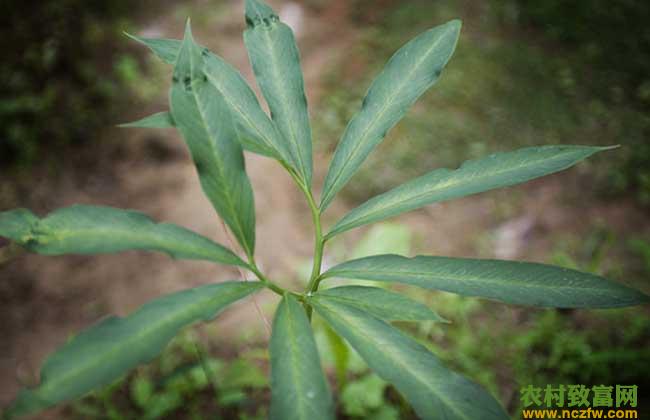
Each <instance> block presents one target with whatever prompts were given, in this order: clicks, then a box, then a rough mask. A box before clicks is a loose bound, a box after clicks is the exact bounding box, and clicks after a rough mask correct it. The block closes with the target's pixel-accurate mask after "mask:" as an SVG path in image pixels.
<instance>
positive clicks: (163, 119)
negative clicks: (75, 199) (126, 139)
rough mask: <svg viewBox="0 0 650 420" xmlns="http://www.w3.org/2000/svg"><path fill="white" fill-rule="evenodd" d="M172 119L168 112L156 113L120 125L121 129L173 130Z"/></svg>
mask: <svg viewBox="0 0 650 420" xmlns="http://www.w3.org/2000/svg"><path fill="white" fill-rule="evenodd" d="M174 126H175V124H174V119H173V118H172V116H171V114H170V113H169V112H168V111H163V112H157V113H155V114H152V115H149V116H146V117H144V118H142V119H139V120H137V121H133V122H130V123H125V124H120V125H119V126H118V127H123V128H173V127H174Z"/></svg>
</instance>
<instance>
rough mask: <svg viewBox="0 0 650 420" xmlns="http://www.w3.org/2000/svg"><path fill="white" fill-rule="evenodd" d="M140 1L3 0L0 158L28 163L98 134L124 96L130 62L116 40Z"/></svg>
mask: <svg viewBox="0 0 650 420" xmlns="http://www.w3.org/2000/svg"><path fill="white" fill-rule="evenodd" d="M142 5H143V2H132V1H128V0H115V1H100V0H93V1H84V0H54V1H52V0H45V1H35V0H26V1H15V0H7V1H3V2H2V4H1V5H0V13H1V17H0V22H2V28H3V33H4V36H3V37H2V38H0V47H1V48H2V51H3V58H2V62H1V63H0V77H1V78H2V80H3V83H2V85H1V87H0V164H2V165H12V164H13V165H19V166H23V167H24V166H29V165H32V164H36V163H37V162H39V161H41V160H43V158H44V157H45V156H48V155H49V154H50V153H51V152H52V151H53V150H57V148H59V149H60V148H61V147H64V146H69V145H73V144H79V143H84V142H85V143H91V142H94V141H98V135H97V132H98V130H100V129H101V128H103V127H106V126H107V125H110V124H112V123H114V121H115V118H116V116H117V115H119V114H117V113H116V111H117V110H119V109H120V107H121V106H123V105H124V103H125V102H127V98H128V95H129V91H128V85H129V83H133V82H134V80H133V79H134V78H135V77H137V76H136V72H137V62H136V61H134V60H133V58H131V57H130V56H129V55H127V54H126V51H127V49H126V47H125V45H127V44H126V43H125V42H118V41H120V38H121V36H122V31H123V30H124V29H125V27H126V25H127V22H128V20H129V19H134V18H135V17H137V16H138V12H139V9H140V8H141V7H142Z"/></svg>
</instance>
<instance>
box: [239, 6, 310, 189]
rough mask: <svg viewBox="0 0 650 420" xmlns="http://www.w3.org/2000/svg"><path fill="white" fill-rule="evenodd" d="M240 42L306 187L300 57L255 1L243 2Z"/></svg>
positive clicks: (287, 33) (283, 28) (288, 35)
mask: <svg viewBox="0 0 650 420" xmlns="http://www.w3.org/2000/svg"><path fill="white" fill-rule="evenodd" d="M246 24H247V26H248V28H247V29H246V31H245V32H244V43H245V44H246V49H247V50H248V57H249V58H250V62H251V64H252V66H253V71H254V72H255V78H256V79H257V83H258V85H259V86H260V89H261V90H262V93H263V94H264V98H265V99H266V102H267V103H268V105H269V109H270V110H271V118H272V119H273V121H274V122H275V124H276V125H277V127H278V129H279V130H280V133H281V134H282V136H283V137H284V139H285V140H286V141H287V146H288V148H289V150H290V152H291V155H292V157H293V161H294V163H295V165H296V166H297V168H298V173H299V174H300V175H301V177H302V178H303V180H304V181H305V183H306V185H307V186H309V185H311V174H312V155H311V149H312V147H311V127H310V125H309V115H308V112H307V98H306V96H305V88H304V81H303V77H302V70H301V69H300V55H299V53H298V47H297V46H296V40H295V39H294V37H293V32H292V31H291V29H290V28H289V27H288V26H287V25H285V24H284V23H282V22H280V20H279V18H278V16H277V15H276V14H275V12H274V11H273V10H272V9H271V8H270V7H269V6H268V5H266V4H265V3H263V2H261V1H259V0H246Z"/></svg>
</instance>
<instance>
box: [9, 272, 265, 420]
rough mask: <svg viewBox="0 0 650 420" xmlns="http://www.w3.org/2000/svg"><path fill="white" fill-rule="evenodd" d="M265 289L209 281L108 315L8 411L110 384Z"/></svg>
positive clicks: (52, 361) (54, 359)
mask: <svg viewBox="0 0 650 420" xmlns="http://www.w3.org/2000/svg"><path fill="white" fill-rule="evenodd" d="M262 287H263V285H262V284H261V283H259V282H248V283H247V282H228V283H221V284H208V285H205V286H200V287H197V288H194V289H188V290H184V291H182V292H178V293H174V294H170V295H167V296H164V297H162V298H159V299H156V300H153V301H151V302H149V303H147V304H146V305H144V306H142V307H141V308H140V309H139V310H138V311H136V312H135V313H133V314H131V315H129V316H128V317H125V318H118V317H111V318H108V319H106V320H104V321H102V322H101V323H99V324H98V325H96V326H94V327H91V328H89V329H87V330H86V331H83V332H81V333H80V334H79V335H77V336H76V337H74V338H73V339H72V340H70V341H69V342H68V343H67V344H65V345H64V346H62V347H61V348H60V349H59V350H57V351H56V352H55V353H53V354H52V355H51V356H49V357H48V359H47V360H46V362H45V363H44V365H43V368H42V369H41V382H40V384H39V385H38V386H37V387H35V388H33V389H24V390H22V391H21V392H20V393H19V394H18V397H17V398H16V400H15V401H14V403H13V404H12V406H11V407H10V408H9V410H8V414H9V415H10V416H20V415H25V414H29V413H35V412H38V411H40V410H43V409H45V408H47V407H50V406H53V405H56V404H58V403H60V402H64V401H69V400H71V399H74V398H78V397H81V396H83V395H84V394H86V393H88V392H89V391H92V390H94V389H96V388H98V387H101V386H105V385H107V384H110V383H111V382H112V381H114V380H116V379H118V378H119V377H120V376H122V375H123V374H125V373H126V372H128V371H129V370H131V369H133V368H134V367H136V366H137V365H139V364H141V363H146V362H148V361H150V360H151V359H153V358H154V357H155V356H156V355H158V353H160V351H161V350H162V349H163V348H164V347H165V345H166V344H167V343H168V342H169V341H170V340H171V339H172V338H173V337H174V336H175V335H176V334H177V333H178V331H179V330H180V329H181V328H183V327H185V326H187V325H190V324H192V323H194V322H196V321H207V320H210V319H212V318H214V317H215V316H216V315H217V314H218V313H219V312H221V311H222V310H223V309H224V308H225V307H226V306H228V305H229V304H231V303H233V302H235V301H237V300H239V299H241V298H243V297H245V296H247V295H249V294H251V293H253V292H255V291H257V290H260V289H261V288H262Z"/></svg>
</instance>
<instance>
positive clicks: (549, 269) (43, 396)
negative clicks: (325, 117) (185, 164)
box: [0, 0, 648, 420]
mask: <svg viewBox="0 0 650 420" xmlns="http://www.w3.org/2000/svg"><path fill="white" fill-rule="evenodd" d="M245 15H246V23H247V29H246V31H245V32H244V41H245V44H246V48H247V50H248V53H249V58H250V61H251V64H252V67H253V70H254V73H255V77H256V79H257V82H258V85H259V87H260V89H261V91H262V93H263V95H264V98H265V100H266V103H267V105H268V107H269V110H270V115H271V117H269V116H268V115H267V114H266V113H265V112H264V111H263V109H262V107H261V106H260V104H259V102H258V100H257V97H256V95H255V94H254V93H253V91H252V89H251V88H250V87H249V85H248V84H247V83H246V81H245V80H244V79H243V77H242V76H241V75H240V73H239V72H238V71H237V70H236V69H235V68H233V67H232V66H230V65H229V64H228V63H226V62H225V61H224V60H223V59H221V58H220V57H219V56H217V55H216V54H214V53H212V52H211V51H209V50H208V49H206V48H204V47H202V46H200V45H199V44H197V43H196V42H195V41H194V39H193V37H192V33H191V30H190V25H189V22H188V25H187V28H186V32H185V36H184V39H183V40H182V41H181V40H173V39H145V38H139V37H135V36H132V38H134V39H135V40H137V41H139V42H141V43H143V44H145V45H146V46H148V47H149V48H150V49H151V50H152V51H153V53H154V54H155V55H157V56H158V57H159V58H160V59H161V60H163V61H164V62H166V63H169V64H170V65H172V66H173V69H174V70H173V78H172V83H171V88H170V91H169V111H166V112H161V113H158V114H154V115H152V116H149V117H147V118H144V119H143V120H140V121H137V122H135V123H130V124H126V126H135V127H147V128H160V127H175V128H176V129H177V131H178V132H179V133H180V134H181V136H182V138H183V139H184V140H185V143H186V144H187V147H188V149H189V151H190V154H191V156H192V159H193V162H194V164H195V166H196V171H197V174H198V177H199V180H200V183H201V186H202V188H203V191H204V193H205V195H206V196H207V197H208V199H209V200H210V202H211V204H212V205H213V207H214V209H215V211H216V212H217V213H218V215H219V216H220V217H221V219H222V220H223V221H224V222H225V223H226V225H227V226H228V228H229V229H230V230H231V231H232V233H233V235H234V237H235V238H236V240H237V242H238V243H239V245H240V246H241V250H242V251H243V254H245V257H240V256H238V255H237V254H236V253H235V252H233V250H230V249H228V248H226V247H224V246H223V245H220V244H218V243H215V242H214V241H212V240H210V239H208V238H206V237H203V236H201V235H199V234H197V233H194V232H192V231H190V230H188V229H185V228H183V227H180V226H176V225H173V224H168V223H156V222H154V221H152V220H151V219H150V218H149V217H147V216H145V215H143V214H141V213H138V212H135V211H130V210H129V211H127V210H120V209H114V208H108V207H99V206H73V207H69V208H64V209H60V210H57V211H55V212H53V213H51V214H49V215H47V216H46V217H43V218H39V217H37V216H36V215H34V214H33V213H32V212H30V211H29V210H26V209H17V210H11V211H6V212H3V213H0V236H4V237H7V238H9V239H11V240H13V241H14V242H15V243H17V244H19V245H21V246H22V247H24V248H25V249H27V250H28V251H31V252H34V253H38V254H42V255H63V254H102V253H113V252H120V251H127V250H149V251H159V252H164V253H167V254H169V255H170V256H172V257H173V258H181V259H198V260H206V261H211V262H214V263H219V264H228V265H234V266H239V267H241V268H243V269H247V270H249V271H251V272H252V273H254V274H255V275H256V276H257V278H258V280H259V281H254V282H238V281H229V282H225V283H220V284H208V285H205V286H201V287H197V288H193V289H188V290H185V291H182V292H179V293H174V294H170V295H167V296H163V297H161V298H158V299H156V300H153V301H151V302H149V303H147V304H146V305H144V306H142V308H140V309H139V310H138V311H136V312H135V313H133V314H131V315H129V316H128V317H125V318H115V317H113V318H108V319H106V320H104V321H103V322H101V323H99V324H98V325H96V326H93V327H91V328H89V329H88V330H86V331H84V332H82V333H80V334H78V335H77V336H75V337H74V338H72V339H71V340H70V341H69V342H68V343H67V344H65V345H64V346H63V347H61V348H60V349H58V350H57V351H56V352H55V353H53V354H52V355H51V356H50V357H49V358H48V359H47V361H46V362H45V364H44V366H43V367H42V370H41V379H40V384H39V385H38V386H36V387H34V388H28V389H24V390H22V391H21V393H20V394H19V395H18V397H17V398H16V400H15V401H14V402H13V404H12V405H11V406H10V407H9V409H8V410H7V412H6V415H7V416H16V415H24V414H29V413H35V412H38V411H40V410H43V409H45V408H47V407H50V406H53V405H56V404H59V403H62V402H65V401H69V400H71V399H74V398H78V397H81V396H83V395H85V394H86V393H88V392H89V391H91V390H93V389H96V388H97V387H100V386H103V385H106V384H109V383H110V382H112V381H114V380H115V379H117V378H119V377H120V376H121V375H123V374H124V373H126V372H128V371H129V370H131V369H133V368H134V367H135V366H137V365H138V364H140V363H145V362H147V361H149V360H151V359H152V358H154V357H155V356H156V355H157V354H158V353H159V352H160V351H161V350H162V349H163V348H164V346H165V345H166V344H167V343H168V342H169V341H170V340H171V338H173V337H174V335H175V334H177V332H178V331H179V330H180V329H181V328H183V327H185V326H187V325H190V324H192V323H194V322H197V321H206V320H210V319H213V318H214V317H215V316H216V315H217V314H218V313H219V312H220V311H222V310H223V309H224V308H225V307H227V306H228V305H230V304H232V303H234V302H236V301H238V300H240V299H242V298H244V297H245V296H248V295H250V294H252V293H255V292H258V291H260V290H262V289H264V288H268V289H271V290H272V291H274V292H276V293H278V294H279V295H281V296H282V299H281V302H280V304H279V305H278V308H277V310H276V313H275V317H274V321H273V329H272V336H271V341H270V354H271V395H272V398H271V399H272V401H271V407H270V416H271V418H273V419H282V420H286V419H305V420H306V419H309V420H316V419H330V418H333V417H334V413H335V404H334V399H333V397H332V395H331V392H330V389H329V384H328V381H327V379H326V376H325V374H324V372H323V370H322V367H321V363H320V357H319V354H318V349H317V346H316V343H315V341H314V337H313V333H312V327H311V322H310V320H311V316H312V311H313V310H315V311H316V312H317V313H318V314H319V315H320V316H321V317H322V318H323V319H324V320H325V321H326V322H327V324H328V325H329V327H330V328H331V330H332V333H333V334H337V335H338V336H340V337H342V338H343V339H345V340H347V341H348V342H349V343H350V345H351V346H352V348H354V349H355V350H356V351H357V352H358V353H359V355H360V356H361V357H362V358H363V359H365V361H366V362H367V364H368V365H369V366H370V368H371V369H373V370H374V371H375V372H376V373H377V374H378V375H379V376H380V377H382V378H383V379H385V380H386V381H388V382H390V383H392V384H393V385H394V386H395V388H396V389H397V390H398V391H399V392H400V393H402V394H403V395H404V397H405V398H406V400H407V401H408V402H409V403H410V404H411V405H412V407H413V409H414V410H415V411H416V413H417V414H418V415H419V416H420V417H422V418H424V419H472V420H475V419H504V418H507V415H506V413H505V411H504V410H503V408H502V407H501V406H500V405H499V403H498V402H497V401H496V400H495V398H494V397H492V396H491V395H490V394H489V393H487V392H486V391H485V390H484V389H483V388H481V387H480V386H479V385H477V384H475V383H473V382H472V381H470V380H469V379H467V378H465V377H463V376H461V375H459V374H457V373H455V372H452V371H450V370H448V369H447V368H446V367H445V366H444V365H443V364H442V363H441V362H440V361H439V360H438V359H437V358H436V356H434V355H433V354H432V353H431V352H430V351H429V350H428V349H427V348H426V347H425V346H423V345H422V344H420V343H418V342H417V341H415V340H414V339H413V338H410V337H409V336H407V335H405V334H404V333H402V332H401V331H400V330H399V329H397V328H396V327H394V326H392V325H391V323H390V322H391V321H393V320H403V321H421V320H432V321H438V322H446V321H445V320H444V319H443V318H441V317H440V316H439V315H438V314H436V313H435V312H434V311H433V310H432V309H429V308H428V307H426V306H424V305H422V304H420V303H418V302H414V301H412V300H410V299H409V298H407V297H405V296H403V295H400V294H397V293H394V292H390V291H388V290H385V289H383V288H377V287H370V286H341V287H336V288H332V289H324V290H319V286H320V284H321V282H323V281H327V279H330V278H350V279H360V280H372V281H383V282H398V283H404V284H408V285H413V286H419V287H423V288H426V289H433V290H444V291H447V292H452V293H457V294H461V295H467V296H479V297H484V298H489V299H495V300H499V301H502V302H505V303H510V304H519V305H535V306H544V307H563V308H608V307H620V306H629V305H636V304H641V303H644V302H647V301H648V297H647V296H645V295H644V294H642V293H640V292H637V291H635V290H632V289H629V288H627V287H625V286H623V285H621V284H619V283H616V282H612V281H609V280H606V279H604V278H601V277H598V276H595V275H592V274H587V273H582V272H578V271H574V270H569V269H565V268H560V267H553V266H548V265H543V264H534V263H525V262H513V261H497V260H474V259H464V258H447V257H439V256H418V257H415V258H407V257H404V256H398V255H375V256H370V257H366V258H361V259H356V260H351V261H347V262H344V263H342V264H339V265H337V266H335V267H332V268H330V269H329V270H327V271H326V272H324V273H321V259H322V255H323V249H324V246H325V244H326V242H327V241H328V240H330V239H331V238H333V237H334V236H336V235H338V234H341V233H343V232H345V231H348V230H350V229H353V228H356V227H359V226H363V225H365V224H369V223H374V222H377V221H380V220H384V219H386V218H389V217H393V216H397V215H399V214H401V213H404V212H407V211H411V210H415V209H417V208H420V207H423V206H425V205H429V204H432V203H436V202H440V201H443V200H449V199H452V198H457V197H463V196H467V195H470V194H475V193H479V192H482V191H487V190H491V189H494V188H500V187H505V186H509V185H514V184H517V183H521V182H525V181H528V180H530V179H533V178H537V177H540V176H543V175H547V174H551V173H554V172H557V171H560V170H563V169H566V168H568V167H570V166H572V165H574V164H575V163H577V162H579V161H580V160H582V159H584V158H586V157H588V156H590V155H592V154H594V153H597V152H599V151H602V150H604V149H605V148H598V147H588V146H543V147H532V148H526V149H521V150H517V151H514V152H507V153H498V154H494V155H491V156H488V157H486V158H483V159H479V160H475V161H469V162H466V163H465V164H463V165H462V166H461V167H460V168H458V169H456V170H447V169H437V170H434V171H432V172H430V173H428V174H425V175H423V176H421V177H419V178H417V179H414V180H412V181H409V182H407V183H405V184H403V185H401V186H399V187H397V188H394V189H392V190H390V191H388V192H386V193H384V194H381V195H379V196H377V197H374V198H372V199H370V200H368V201H367V202H366V203H364V204H362V205H360V206H359V207H357V208H356V209H354V210H352V211H351V212H349V213H348V214H347V215H346V216H344V217H343V218H342V219H341V220H339V221H338V222H337V223H335V224H334V226H333V227H331V228H330V229H329V230H328V231H327V232H325V231H324V230H323V229H322V225H321V213H322V212H323V211H324V210H325V209H326V208H327V206H328V205H329V204H330V203H331V202H332V200H333V199H334V197H335V196H336V194H337V193H338V192H339V191H340V190H341V189H342V188H343V187H344V186H345V185H346V183H347V182H348V181H350V179H351V178H352V177H353V175H354V173H355V172H356V170H357V169H358V168H359V167H360V165H361V164H362V163H363V161H364V160H365V159H366V157H367V156H368V155H369V154H370V153H371V152H372V150H373V149H374V148H375V147H376V146H377V145H378V144H379V143H380V142H381V141H382V140H383V139H384V137H385V135H386V133H387V132H388V131H389V130H390V129H391V128H392V127H393V126H394V125H395V124H396V123H397V122H398V121H399V120H400V119H401V117H402V116H403V115H404V114H405V113H406V112H407V110H408V109H409V107H410V106H411V105H412V104H413V103H414V102H415V101H416V100H417V99H418V98H419V97H420V96H421V95H422V94H423V93H424V92H425V91H426V90H427V89H428V88H429V87H431V86H432V85H433V84H434V83H435V82H436V81H437V80H438V78H439V76H440V75H441V72H442V70H443V68H444V67H445V66H446V64H447V62H448V61H449V59H450V57H451V55H452V53H453V51H454V49H455V47H456V43H457V41H458V37H459V32H460V27H461V25H460V22H459V21H451V22H448V23H446V24H444V25H441V26H436V27H434V28H433V29H430V30H428V31H426V32H424V33H422V34H421V35H419V36H417V37H416V38H415V39H413V40H412V41H410V42H409V43H407V44H406V45H405V46H403V47H402V48H401V49H400V50H399V51H397V52H396V53H395V55H394V56H393V57H392V58H391V59H390V61H389V62H388V64H387V65H386V67H385V69H384V70H383V71H382V72H381V73H380V74H379V75H378V76H377V78H376V79H375V81H374V82H373V83H372V85H371V86H370V88H369V90H368V93H367V95H366V97H365V99H364V101H363V105H362V107H361V109H360V110H359V112H358V113H357V114H356V115H355V116H354V118H353V119H352V120H351V121H350V123H349V125H348V127H347V129H346V130H345V132H344V133H343V136H342V139H341V141H340V143H339V145H338V147H337V149H336V152H335V153H334V157H333V159H332V161H331V163H330V167H329V171H328V173H327V176H326V178H325V183H324V187H323V191H322V193H321V201H320V204H317V202H316V200H315V198H314V195H313V193H312V187H311V184H312V172H313V170H312V152H311V150H312V139H311V128H310V123H309V115H308V108H307V100H306V97H305V91H304V82H303V77H302V71H301V68H300V58H299V53H298V49H297V47H296V42H295V39H294V36H293V33H292V31H291V29H290V28H289V27H288V26H286V25H285V24H284V23H282V22H281V21H280V20H279V18H278V16H277V15H276V14H275V13H274V12H273V10H272V9H271V8H270V7H269V6H267V5H266V4H264V3H262V2H261V1H258V0H247V1H246V14H245ZM243 150H248V151H250V152H253V153H258V154H261V155H264V156H267V157H269V158H272V159H275V160H277V161H278V162H279V163H280V164H281V165H282V166H283V167H284V168H285V169H286V170H287V171H288V172H289V174H290V175H291V176H292V178H293V179H294V180H295V182H296V185H297V186H298V187H299V188H300V190H301V191H302V192H303V193H304V195H305V198H306V200H307V203H308V204H309V207H310V210H311V213H312V218H313V221H314V230H315V244H314V266H313V270H312V274H311V276H310V278H309V279H308V287H307V289H306V290H305V291H303V292H301V293H299V292H293V291H288V290H286V289H284V288H283V287H281V286H280V285H278V284H276V283H275V282H273V281H272V280H270V279H268V278H266V277H265V275H264V274H263V273H262V272H261V271H260V270H259V269H258V267H257V265H256V263H255V258H254V255H255V206H254V196H253V191H252V188H251V183H250V180H249V178H248V175H247V173H246V170H245V162H244V154H243Z"/></svg>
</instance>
